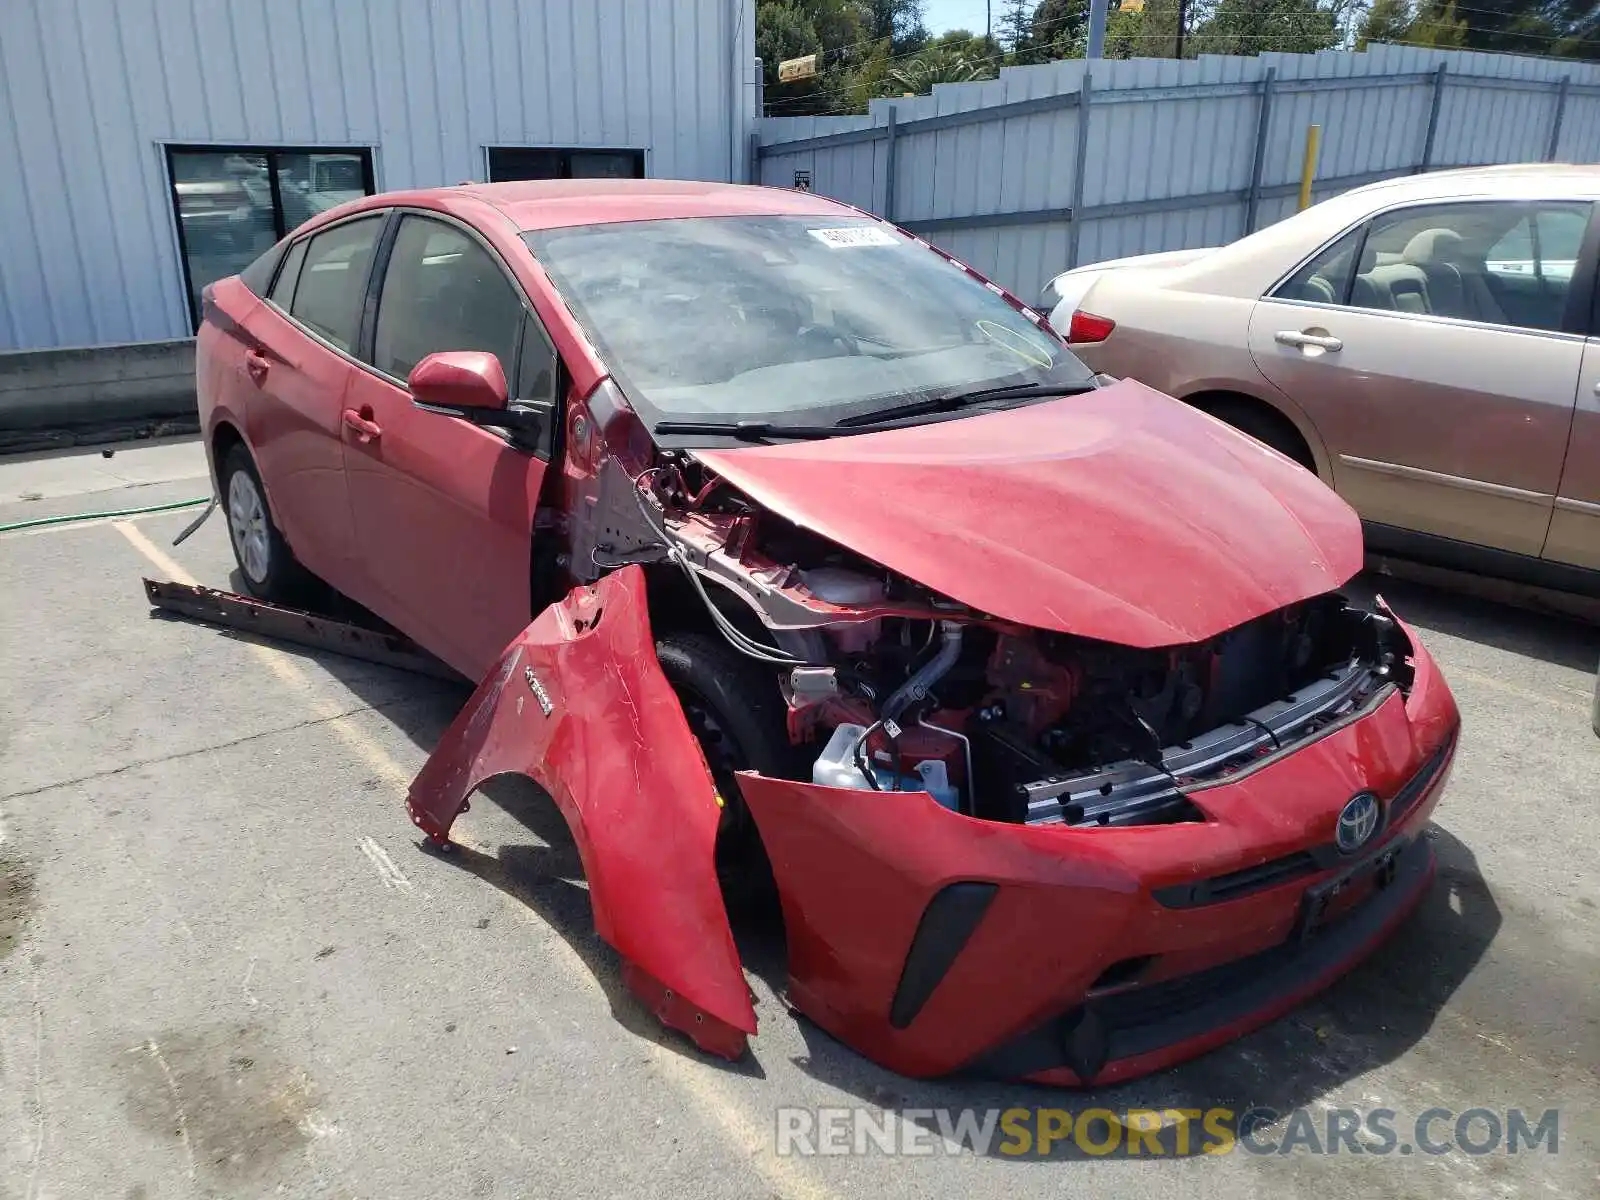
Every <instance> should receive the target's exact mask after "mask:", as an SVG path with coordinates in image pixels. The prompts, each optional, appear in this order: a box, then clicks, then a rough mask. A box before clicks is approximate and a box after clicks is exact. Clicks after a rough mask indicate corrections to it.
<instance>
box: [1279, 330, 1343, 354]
mask: <svg viewBox="0 0 1600 1200" xmlns="http://www.w3.org/2000/svg"><path fill="white" fill-rule="evenodd" d="M1272 340H1273V341H1275V342H1277V343H1278V344H1279V345H1280V346H1296V347H1299V348H1300V349H1302V350H1303V349H1305V348H1306V347H1307V346H1315V347H1316V348H1317V349H1319V350H1326V351H1328V352H1329V353H1332V352H1333V351H1335V350H1343V349H1344V343H1343V342H1341V341H1340V340H1339V339H1338V338H1336V337H1328V336H1326V335H1324V334H1320V333H1301V332H1300V331H1299V330H1298V329H1280V330H1278V332H1277V333H1275V334H1273V335H1272Z"/></svg>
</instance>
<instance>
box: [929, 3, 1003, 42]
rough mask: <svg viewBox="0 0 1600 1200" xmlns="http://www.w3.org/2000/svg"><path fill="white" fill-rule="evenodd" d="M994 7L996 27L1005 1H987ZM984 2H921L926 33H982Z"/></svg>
mask: <svg viewBox="0 0 1600 1200" xmlns="http://www.w3.org/2000/svg"><path fill="white" fill-rule="evenodd" d="M989 2H990V3H992V4H993V6H994V19H995V23H996V24H997V25H998V24H999V21H1000V13H1001V10H1003V9H1004V8H1005V0H989ZM984 4H985V0H923V12H924V14H925V19H926V21H927V25H928V32H929V33H934V34H939V33H943V32H944V31H945V30H947V29H967V30H971V31H972V32H973V33H982V32H983V22H984V16H983V14H984Z"/></svg>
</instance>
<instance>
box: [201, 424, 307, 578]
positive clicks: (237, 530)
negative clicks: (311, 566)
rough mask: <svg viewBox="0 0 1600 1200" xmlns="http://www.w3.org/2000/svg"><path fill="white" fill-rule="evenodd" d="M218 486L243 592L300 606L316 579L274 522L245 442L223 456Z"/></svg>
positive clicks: (258, 474)
mask: <svg viewBox="0 0 1600 1200" xmlns="http://www.w3.org/2000/svg"><path fill="white" fill-rule="evenodd" d="M218 482H219V483H220V485H221V488H222V507H223V510H224V511H225V512H226V513H227V515H228V541H229V542H231V543H232V545H233V557H234V560H235V561H236V562H237V563H238V564H239V574H240V575H242V576H243V577H244V586H245V589H246V590H247V591H248V592H249V593H250V594H251V595H252V596H259V597H260V598H261V599H263V600H270V601H272V602H273V603H275V604H300V603H304V602H306V601H307V600H308V599H310V598H311V597H312V596H313V594H314V591H315V588H316V584H317V579H316V576H314V575H312V574H311V572H309V571H307V570H306V569H305V568H304V567H302V566H301V565H300V563H299V560H297V559H296V558H295V556H294V552H293V551H292V550H290V549H289V543H288V542H286V541H284V540H283V534H281V533H279V532H278V527H277V526H276V525H274V524H273V523H272V513H271V510H269V509H268V508H267V493H266V489H265V488H264V487H262V486H261V474H260V472H258V471H257V470H256V464H255V461H254V460H253V459H252V458H251V457H250V452H249V451H248V450H246V449H245V447H244V445H243V444H242V443H235V444H234V445H233V446H232V447H231V448H230V449H229V450H228V452H227V454H226V456H225V457H224V458H223V460H222V471H221V478H220V479H219V480H218Z"/></svg>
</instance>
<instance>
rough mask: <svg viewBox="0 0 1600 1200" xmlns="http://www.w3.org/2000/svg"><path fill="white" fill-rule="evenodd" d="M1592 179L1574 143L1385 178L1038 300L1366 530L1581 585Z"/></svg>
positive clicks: (1598, 539) (1077, 339)
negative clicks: (1262, 448) (1264, 453)
mask: <svg viewBox="0 0 1600 1200" xmlns="http://www.w3.org/2000/svg"><path fill="white" fill-rule="evenodd" d="M1597 200H1600V168H1595V167H1572V166H1562V165H1557V164H1550V165H1543V166H1516V167H1489V168H1476V169H1471V170H1465V171H1445V172H1438V173H1436V174H1430V175H1419V176H1412V177H1408V178H1404V179H1395V180H1389V181H1386V182H1383V183H1377V184H1372V185H1370V186H1368V187H1363V188H1359V189H1357V190H1355V191H1352V192H1347V193H1345V194H1344V195H1342V196H1339V197H1337V198H1335V199H1333V200H1328V201H1326V202H1324V203H1322V204H1319V205H1316V206H1315V207H1313V208H1310V209H1307V210H1306V211H1305V212H1302V213H1298V214H1296V215H1295V216H1293V217H1291V218H1289V219H1288V220H1286V221H1282V222H1280V223H1278V224H1276V225H1273V226H1271V227H1270V228H1267V229H1263V230H1262V231H1260V232H1259V233H1256V234H1254V235H1252V236H1250V237H1247V238H1244V239H1242V240H1241V241H1238V242H1234V243H1233V244H1232V245H1229V246H1224V247H1221V248H1218V249H1209V250H1184V251H1178V252H1175V253H1167V254H1152V255H1143V256H1140V257H1136V258H1126V259H1118V260H1116V261H1114V262H1104V263H1096V264H1093V265H1091V266H1086V267H1082V268H1079V269H1077V270H1074V271H1068V272H1067V273H1065V274H1063V275H1058V276H1057V277H1056V278H1055V279H1053V280H1052V281H1051V283H1050V285H1049V287H1048V288H1047V289H1046V294H1045V301H1044V303H1045V305H1046V306H1047V307H1048V308H1049V309H1050V310H1051V323H1052V324H1054V325H1055V327H1056V328H1057V329H1058V330H1059V331H1060V332H1061V333H1062V334H1063V335H1064V336H1066V337H1067V338H1068V340H1069V341H1071V342H1072V343H1073V348H1074V349H1075V350H1076V351H1077V352H1078V354H1079V356H1080V357H1081V358H1083V359H1084V361H1085V362H1087V363H1088V364H1089V365H1090V366H1092V367H1094V368H1095V369H1096V370H1099V371H1104V372H1106V373H1108V374H1111V375H1119V376H1132V377H1133V378H1135V379H1139V380H1142V381H1143V382H1145V383H1147V384H1149V385H1151V386H1152V387H1155V388H1159V389H1160V390H1162V391H1164V392H1167V393H1168V394H1170V395H1173V396H1177V397H1179V398H1180V399H1183V400H1187V401H1188V402H1190V403H1191V404H1194V405H1196V406H1197V407H1200V408H1203V409H1205V410H1206V411H1208V412H1210V413H1212V414H1213V415H1215V416H1217V417H1219V418H1220V419H1222V420H1224V421H1226V422H1228V423H1229V424H1231V425H1234V426H1236V427H1238V428H1239V429H1242V430H1244V431H1245V432H1247V433H1250V434H1252V435H1253V436H1255V437H1257V438H1259V439H1260V440H1261V441H1263V442H1265V443H1266V444H1267V445H1269V446H1271V447H1273V448H1274V449H1276V450H1278V451H1280V452H1282V453H1283V454H1286V455H1288V456H1289V457H1290V458H1293V459H1295V460H1296V461H1298V462H1300V463H1301V464H1302V465H1304V466H1306V467H1307V468H1309V469H1311V470H1314V471H1316V472H1317V473H1318V474H1319V475H1320V476H1321V477H1322V478H1323V479H1324V480H1325V481H1327V482H1328V483H1329V484H1331V485H1332V486H1333V487H1334V488H1336V489H1337V490H1338V491H1339V493H1340V494H1341V495H1343V496H1344V497H1345V499H1346V500H1348V501H1349V502H1350V503H1351V504H1352V505H1353V506H1354V507H1355V509H1356V510H1357V512H1359V513H1360V514H1361V517H1362V520H1363V522H1364V524H1365V526H1366V530H1367V541H1368V545H1369V546H1370V547H1371V548H1372V549H1374V550H1380V551H1384V552H1388V553H1393V554H1398V555H1402V556H1407V557H1411V558H1416V559H1420V560H1423V561H1427V562H1433V563H1436V564H1438V565H1441V566H1451V567H1457V568H1461V569H1467V570H1473V571H1480V572H1483V573H1486V574H1494V575H1500V576H1503V577H1506V578H1511V579H1518V580H1522V581H1524V582H1529V583H1537V584H1541V585H1543V586H1548V587H1558V588H1563V589H1567V590H1572V591H1580V592H1587V593H1591V594H1600V293H1597V289H1596V285H1595V276H1596V259H1597V253H1600V219H1597V218H1596V215H1595V209H1596V201H1597ZM1240 536H1241V537H1248V536H1249V531H1248V530H1246V529H1241V530H1240Z"/></svg>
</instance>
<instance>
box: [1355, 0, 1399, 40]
mask: <svg viewBox="0 0 1600 1200" xmlns="http://www.w3.org/2000/svg"><path fill="white" fill-rule="evenodd" d="M1411 21H1412V13H1411V2H1410V0H1373V4H1372V7H1371V8H1369V9H1367V13H1366V16H1364V17H1363V18H1362V19H1361V24H1360V26H1359V27H1358V28H1357V29H1356V49H1357V50H1365V49H1366V48H1367V43H1368V42H1389V43H1391V44H1394V45H1399V44H1401V43H1403V42H1407V41H1409V40H1410V39H1411Z"/></svg>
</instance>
